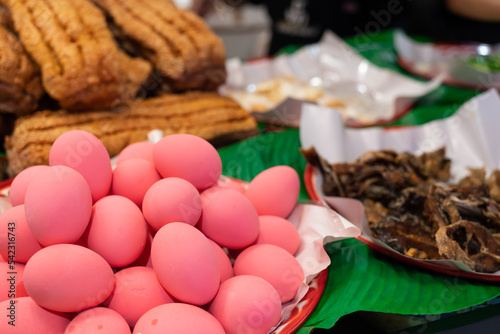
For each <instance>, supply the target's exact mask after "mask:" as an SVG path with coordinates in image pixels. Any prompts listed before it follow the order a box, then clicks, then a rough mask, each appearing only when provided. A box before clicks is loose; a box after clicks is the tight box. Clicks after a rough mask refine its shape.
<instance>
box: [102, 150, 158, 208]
mask: <svg viewBox="0 0 500 334" xmlns="http://www.w3.org/2000/svg"><path fill="white" fill-rule="evenodd" d="M160 179H161V176H160V174H158V172H157V171H156V168H155V166H154V164H153V163H152V162H151V161H147V160H144V159H135V158H130V159H127V160H125V161H122V163H120V164H118V165H117V166H116V168H115V169H114V170H113V181H112V182H111V194H113V195H120V196H124V197H127V198H128V199H130V200H131V201H132V202H134V203H135V204H136V205H137V206H138V207H139V208H141V207H142V200H143V199H144V195H145V194H146V192H147V191H148V189H149V188H150V187H151V186H152V185H153V184H154V183H155V182H157V181H159V180H160Z"/></svg>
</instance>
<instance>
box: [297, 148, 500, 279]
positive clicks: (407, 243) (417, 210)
mask: <svg viewBox="0 0 500 334" xmlns="http://www.w3.org/2000/svg"><path fill="white" fill-rule="evenodd" d="M302 153H303V155H304V157H305V158H306V160H307V161H308V162H309V163H311V164H312V165H313V166H316V167H317V168H319V169H320V171H321V174H322V176H323V186H322V188H323V189H322V191H323V192H324V194H325V195H327V196H342V197H349V198H356V199H359V200H360V201H362V202H363V204H364V208H365V214H366V218H367V221H368V224H369V227H370V230H371V231H372V234H373V236H374V237H376V238H378V239H380V240H381V241H382V242H384V243H386V244H387V245H389V246H391V247H392V248H393V249H394V250H396V251H398V252H400V253H402V254H405V255H407V256H411V257H415V258H419V259H430V260H437V259H450V260H457V261H460V262H462V263H464V264H465V265H466V266H468V267H469V268H471V269H472V270H474V271H477V272H488V273H492V272H496V271H499V270H500V171H499V170H494V171H493V172H492V173H491V174H490V175H489V176H488V177H486V172H485V170H484V169H470V171H469V174H468V175H467V176H466V177H464V178H463V179H461V180H459V181H458V182H457V183H451V182H449V181H450V167H451V161H450V160H449V159H448V158H447V157H446V151H445V148H441V149H439V150H436V151H434V152H428V153H423V154H421V155H414V154H411V153H401V154H398V153H396V152H394V151H392V150H382V151H371V152H367V153H365V154H364V155H363V156H361V157H360V158H359V159H358V160H356V161H354V162H349V163H335V164H330V163H328V162H327V161H326V160H325V159H323V158H322V157H321V156H319V155H318V154H317V152H316V151H315V150H314V149H313V148H311V149H308V150H302Z"/></svg>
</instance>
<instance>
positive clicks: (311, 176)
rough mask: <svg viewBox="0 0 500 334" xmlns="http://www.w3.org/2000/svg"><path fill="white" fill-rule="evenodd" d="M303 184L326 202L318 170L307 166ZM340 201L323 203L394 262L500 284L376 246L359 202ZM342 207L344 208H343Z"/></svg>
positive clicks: (446, 264) (494, 276) (482, 275)
mask: <svg viewBox="0 0 500 334" xmlns="http://www.w3.org/2000/svg"><path fill="white" fill-rule="evenodd" d="M304 183H305V187H306V191H307V193H308V195H309V196H310V197H311V199H312V200H316V201H321V202H324V203H325V202H328V201H327V200H325V199H328V197H323V196H322V192H321V188H320V187H321V175H320V172H319V170H318V169H316V168H314V167H313V166H312V165H310V164H307V165H306V168H305V171H304ZM331 199H335V198H334V197H331ZM338 199H339V200H340V201H342V203H343V204H344V205H339V206H335V207H334V206H332V205H331V204H333V203H332V202H333V201H332V202H328V204H327V203H325V205H329V204H330V203H331V204H330V205H329V206H331V207H332V208H333V209H334V210H335V211H337V212H338V213H339V214H340V215H342V216H344V217H345V218H346V219H347V220H349V221H350V222H351V223H353V224H354V225H356V226H357V227H358V228H360V229H361V234H360V235H359V236H358V237H356V239H357V240H359V241H361V242H363V243H364V244H366V245H367V246H369V247H370V248H372V249H373V250H375V251H377V252H379V253H381V254H384V255H387V256H389V257H391V258H393V259H395V260H398V261H401V262H403V263H406V264H410V265H413V266H416V267H419V268H422V269H426V270H430V271H433V272H438V273H442V274H446V275H450V276H455V277H462V278H468V279H475V280H480V281H493V282H500V274H488V273H478V272H472V271H465V270H461V269H460V268H457V267H454V266H452V265H449V261H443V262H442V264H441V263H437V262H438V261H432V262H431V261H428V260H420V259H416V258H413V257H409V256H406V255H403V254H401V253H399V252H397V251H395V250H392V249H391V248H388V247H387V246H385V247H384V246H382V245H380V244H378V243H377V242H376V241H375V240H373V239H372V237H371V236H369V235H367V233H366V228H368V227H365V231H363V226H362V222H363V220H362V217H363V216H364V212H363V209H362V207H363V204H362V203H361V202H359V201H358V200H356V199H350V198H340V197H338ZM345 204H348V205H347V206H352V207H355V208H356V209H355V210H354V212H353V211H351V212H349V211H348V210H345ZM343 207H344V208H343Z"/></svg>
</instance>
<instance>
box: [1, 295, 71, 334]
mask: <svg viewBox="0 0 500 334" xmlns="http://www.w3.org/2000/svg"><path fill="white" fill-rule="evenodd" d="M0 309H1V310H2V313H3V314H4V315H3V317H2V321H0V333H5V334H7V333H9V334H27V333H64V329H65V328H66V326H67V325H68V324H69V322H70V316H69V315H68V314H64V313H59V312H53V311H50V310H47V309H45V308H43V307H41V306H39V305H37V304H36V303H35V302H34V301H33V299H31V298H30V297H21V298H18V299H10V300H4V301H3V302H1V303H0Z"/></svg>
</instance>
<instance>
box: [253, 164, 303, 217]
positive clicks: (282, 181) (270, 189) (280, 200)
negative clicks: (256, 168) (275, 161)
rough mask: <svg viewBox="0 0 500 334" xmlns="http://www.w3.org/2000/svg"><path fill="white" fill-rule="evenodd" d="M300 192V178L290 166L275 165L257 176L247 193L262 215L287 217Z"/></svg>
mask: <svg viewBox="0 0 500 334" xmlns="http://www.w3.org/2000/svg"><path fill="white" fill-rule="evenodd" d="M299 193H300V178H299V175H298V173H297V171H296V170H295V169H293V168H292V167H289V166H275V167H271V168H268V169H266V170H264V171H262V172H261V173H260V174H258V175H257V176H255V177H254V178H253V179H252V181H250V184H249V185H248V188H247V190H246V192H245V195H246V196H247V197H248V199H249V200H250V201H251V202H252V204H253V205H254V206H255V209H256V210H257V212H258V213H259V215H260V216H264V215H271V216H279V217H283V218H286V217H288V215H289V214H290V213H291V212H292V210H293V208H294V207H295V205H296V203H297V200H298V199H299Z"/></svg>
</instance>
